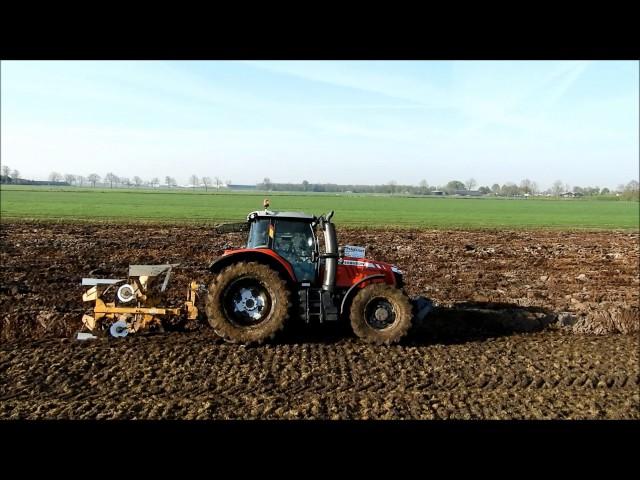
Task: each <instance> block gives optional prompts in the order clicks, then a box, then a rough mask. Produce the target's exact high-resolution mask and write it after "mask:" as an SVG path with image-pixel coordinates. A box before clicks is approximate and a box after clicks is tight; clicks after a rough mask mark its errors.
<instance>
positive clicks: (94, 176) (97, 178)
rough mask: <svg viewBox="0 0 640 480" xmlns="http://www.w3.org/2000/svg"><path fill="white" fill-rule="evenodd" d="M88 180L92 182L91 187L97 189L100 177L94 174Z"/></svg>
mask: <svg viewBox="0 0 640 480" xmlns="http://www.w3.org/2000/svg"><path fill="white" fill-rule="evenodd" d="M87 178H88V180H89V182H91V185H93V188H96V183H97V182H99V181H100V175H98V174H97V173H92V174H91V175H89V176H88V177H87Z"/></svg>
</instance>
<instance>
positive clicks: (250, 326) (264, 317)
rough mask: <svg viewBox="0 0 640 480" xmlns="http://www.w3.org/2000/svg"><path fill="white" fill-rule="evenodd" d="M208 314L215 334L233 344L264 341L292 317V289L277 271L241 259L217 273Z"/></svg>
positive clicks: (208, 304) (211, 287) (212, 284)
mask: <svg viewBox="0 0 640 480" xmlns="http://www.w3.org/2000/svg"><path fill="white" fill-rule="evenodd" d="M206 310H207V317H208V320H209V324H210V325H211V326H212V327H213V329H214V331H215V332H216V334H218V335H219V336H221V337H222V338H224V339H225V340H227V341H229V342H233V343H243V344H251V343H262V342H263V341H264V340H266V339H267V338H270V337H272V336H274V335H275V333H276V332H277V331H278V330H280V329H281V328H282V327H283V326H284V322H285V320H286V319H287V317H288V316H289V289H288V288H287V284H286V283H285V281H284V280H283V279H282V278H281V277H280V276H279V275H278V273H277V272H276V271H274V270H273V269H271V268H269V267H268V266H267V265H263V264H260V263H255V262H249V263H246V262H240V263H236V264H234V265H231V266H229V267H227V268H225V269H224V270H222V272H220V273H219V274H218V276H217V277H216V278H215V280H214V281H213V282H212V283H211V285H210V286H209V292H208V295H207V305H206Z"/></svg>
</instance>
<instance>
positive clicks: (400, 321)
mask: <svg viewBox="0 0 640 480" xmlns="http://www.w3.org/2000/svg"><path fill="white" fill-rule="evenodd" d="M412 317H413V308H412V307H411V303H410V302H409V299H408V298H407V296H406V295H405V294H404V293H402V291H401V290H399V289H397V288H394V287H392V286H391V285H386V284H381V283H374V284H372V285H369V286H367V287H365V288H363V289H362V290H360V291H359V292H358V293H357V294H356V296H355V297H354V299H353V302H352V303H351V310H350V318H351V327H352V328H353V331H354V333H355V334H356V335H357V336H358V337H360V338H361V339H363V340H364V341H366V342H368V343H376V344H379V345H380V344H387V345H389V344H392V343H396V342H398V341H400V339H401V338H402V337H404V336H405V335H406V333H407V331H408V330H409V328H410V327H411V319H412Z"/></svg>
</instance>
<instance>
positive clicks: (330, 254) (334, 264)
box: [321, 210, 338, 292]
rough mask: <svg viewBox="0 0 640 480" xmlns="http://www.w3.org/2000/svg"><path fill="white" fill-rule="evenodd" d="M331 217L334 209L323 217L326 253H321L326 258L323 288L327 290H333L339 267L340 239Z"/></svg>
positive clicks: (322, 225) (322, 224)
mask: <svg viewBox="0 0 640 480" xmlns="http://www.w3.org/2000/svg"><path fill="white" fill-rule="evenodd" d="M331 217H333V210H332V211H331V213H329V214H328V215H326V217H323V218H322V219H321V227H322V230H323V231H324V247H325V253H324V254H323V255H321V257H322V258H324V259H325V264H324V279H323V281H322V290H324V291H325V292H332V291H333V288H334V287H335V284H336V269H337V268H338V240H337V238H336V227H335V225H334V224H333V223H331Z"/></svg>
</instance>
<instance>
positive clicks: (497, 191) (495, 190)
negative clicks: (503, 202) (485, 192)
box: [491, 183, 500, 195]
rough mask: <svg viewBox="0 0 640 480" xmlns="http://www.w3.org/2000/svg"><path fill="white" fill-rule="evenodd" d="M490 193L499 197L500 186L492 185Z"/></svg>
mask: <svg viewBox="0 0 640 480" xmlns="http://www.w3.org/2000/svg"><path fill="white" fill-rule="evenodd" d="M491 191H492V192H493V193H494V194H495V195H499V194H500V185H499V184H497V183H494V184H493V185H491Z"/></svg>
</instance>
